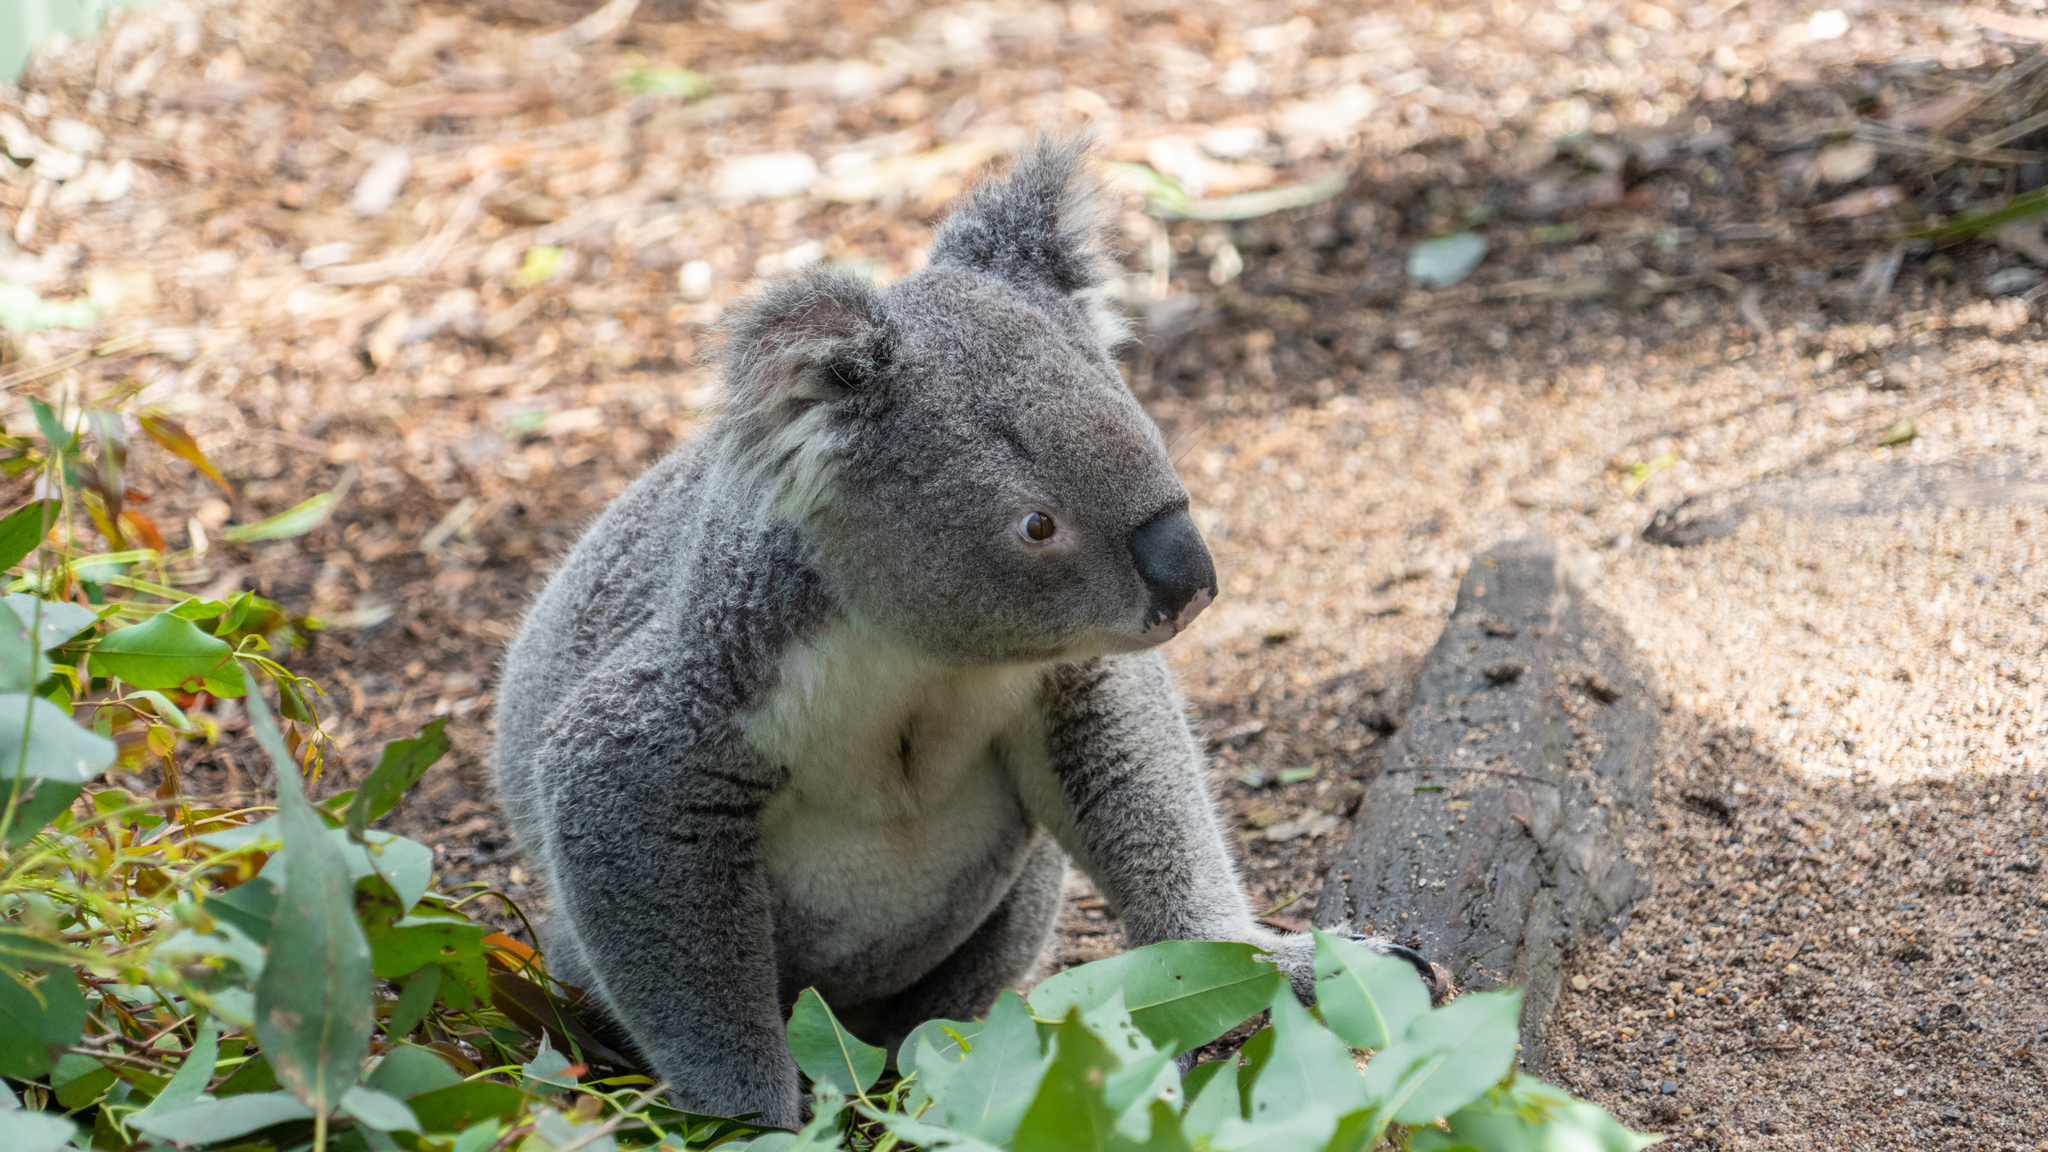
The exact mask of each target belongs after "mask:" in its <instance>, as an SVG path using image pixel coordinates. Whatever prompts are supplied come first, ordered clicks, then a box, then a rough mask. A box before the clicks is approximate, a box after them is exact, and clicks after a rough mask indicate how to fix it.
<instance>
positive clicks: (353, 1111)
mask: <svg viewBox="0 0 2048 1152" xmlns="http://www.w3.org/2000/svg"><path fill="white" fill-rule="evenodd" d="M341 1110H342V1111H343V1112H345V1113H347V1114H348V1115H349V1117H350V1118H352V1119H354V1120H357V1121H359V1122H361V1123H363V1124H366V1125H368V1126H370V1127H371V1128H374V1129H376V1130H377V1131H379V1132H418V1131H419V1130H420V1122H419V1118H418V1117H416V1116H414V1115H413V1114H412V1109H410V1108H407V1107H406V1106H405V1102H404V1101H402V1100H399V1099H397V1098H395V1097H393V1096H390V1095H387V1094H385V1093H383V1092H379V1091H378V1090H377V1089H375V1088H368V1087H365V1086H363V1085H361V1084H351V1085H349V1086H348V1087H347V1088H345V1089H343V1090H342V1093H341Z"/></svg>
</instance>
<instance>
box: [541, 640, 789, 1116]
mask: <svg viewBox="0 0 2048 1152" xmlns="http://www.w3.org/2000/svg"><path fill="white" fill-rule="evenodd" d="M619 680H621V681H623V682H624V683H623V684H622V685H621V686H619V687H617V688H612V689H609V690H605V689H599V690H586V691H585V692H583V693H580V695H582V696H585V697H588V698H586V699H578V700H575V701H572V702H570V703H569V704H568V705H566V706H565V707H563V708H562V710H561V712H560V715H562V716H564V717H567V718H569V720H568V723H566V724H565V725H564V726H563V727H562V728H561V729H560V730H559V731H557V732H556V733H555V734H553V735H552V736H551V737H550V738H549V740H548V741H547V743H546V745H545V746H544V747H543V748H542V750H541V753H540V756H539V758H538V761H537V763H536V765H535V771H536V775H537V777H538V778H539V779H540V780H541V782H542V787H543V788H544V789H545V791H546V795H547V799H548V805H547V807H548V819H547V828H546V835H545V837H544V844H545V849H546V853H547V857H548V858H547V861H546V863H547V868H548V873H549V876H550V879H551V880H552V882H553V886H554V895H555V908H556V915H557V916H559V917H561V918H563V919H565V920H566V921H567V927H568V929H569V930H570V931H571V932H573V934H574V936H575V941H576V950H577V952H578V953H580V957H581V960H582V968H583V972H582V973H581V974H582V975H583V976H584V978H585V979H587V980H588V981H589V983H588V984H587V985H586V987H588V989H589V990H590V991H591V992H593V993H595V994H596V995H597V996H598V997H599V999H600V1000H602V1001H603V1002H604V1004H605V1006H606V1008H607V1009H609V1011H610V1012H611V1014H612V1016H613V1017H614V1018H615V1019H616V1020H617V1021H618V1022H619V1023H620V1024H622V1025H624V1027H625V1028H626V1030H627V1031H628V1032H629V1033H630V1034H631V1036H632V1039H633V1044H634V1046H635V1047H636V1048H637V1049H638V1050H639V1052H640V1053H641V1054H642V1055H643V1056H644V1057H645V1058H646V1059H647V1061H648V1063H649V1064H650V1065H651V1066H652V1067H651V1068H650V1071H651V1072H653V1074H654V1075H655V1076H656V1077H658V1078H659V1079H661V1080H662V1081H664V1082H666V1083H667V1084H668V1086H669V1094H670V1096H671V1098H672V1099H673V1100H674V1101H675V1102H676V1104H677V1105H678V1106H680V1107H682V1108H685V1109H688V1110H690V1111H693V1112H703V1113H708V1114H711V1115H716V1116H741V1115H745V1114H747V1113H750V1112H758V1113H760V1114H761V1116H762V1118H763V1119H765V1120H766V1121H767V1122H768V1123H771V1124H775V1125H780V1126H784V1127H794V1126H796V1125H797V1124H798V1123H799V1121H800V1119H801V1102H800V1099H799V1094H798V1087H797V1069H796V1064H795V1062H794V1061H793V1060H792V1059H791V1058H790V1055H789V1046H788V1043H787V1041H786V1039H785V1034H784V1030H783V1022H782V1012H781V1005H780V1003H779V1001H778V998H777V994H776V973H775V960H774V951H773V948H774V945H773V940H774V930H773V928H774V925H773V908H774V903H773V899H772V896H771V890H770V885H769V882H768V878H767V875H766V872H765V870H764V869H763V866H762V862H761V850H760V844H759V841H758V839H757V834H756V823H755V818H756V815H757V813H758V812H759V810H760V807H761V805H762V804H763V803H764V802H765V801H766V800H767V798H768V796H769V794H770V792H771V791H772V790H773V788H774V786H775V781H776V780H777V779H778V774H777V773H776V771H775V769H774V768H773V767H772V766H771V765H768V764H766V763H764V762H762V761H761V760H760V758H759V757H757V756H755V755H753V754H752V753H750V752H748V751H746V750H745V749H744V747H743V746H741V745H740V744H739V743H738V741H736V740H733V741H726V742H722V743H713V742H709V741H706V742H702V743H699V742H696V741H693V740H691V739H689V738H688V737H687V735H686V734H679V733H678V732H677V731H676V730H675V728H676V724H675V719H674V715H673V703H672V702H673V699H674V686H673V685H670V684H667V683H664V682H663V680H662V678H661V676H660V674H659V672H655V671H650V670H646V669H621V670H620V672H619ZM635 689H640V690H638V691H636V690H635Z"/></svg>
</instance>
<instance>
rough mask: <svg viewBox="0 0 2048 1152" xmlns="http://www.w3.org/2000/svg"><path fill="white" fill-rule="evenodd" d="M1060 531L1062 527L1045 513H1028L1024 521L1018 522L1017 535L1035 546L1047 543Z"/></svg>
mask: <svg viewBox="0 0 2048 1152" xmlns="http://www.w3.org/2000/svg"><path fill="white" fill-rule="evenodd" d="M1059 530H1060V526H1059V525H1057V524H1055V523H1053V522H1052V517H1050V516H1047V515H1046V514H1045V513H1043V512H1027V513H1025V515H1024V518H1023V519H1022V520H1019V521H1017V535H1019V536H1022V537H1023V538H1025V539H1026V540H1029V541H1031V542H1032V543H1033V544H1043V543H1045V542H1046V541H1047V540H1050V539H1052V538H1053V534H1054V533H1056V532H1058V531H1059Z"/></svg>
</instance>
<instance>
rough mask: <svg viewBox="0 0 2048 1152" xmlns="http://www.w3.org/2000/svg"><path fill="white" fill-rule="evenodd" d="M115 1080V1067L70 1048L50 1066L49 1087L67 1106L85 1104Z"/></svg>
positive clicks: (81, 1106)
mask: <svg viewBox="0 0 2048 1152" xmlns="http://www.w3.org/2000/svg"><path fill="white" fill-rule="evenodd" d="M113 1084H114V1070H113V1069H112V1068H109V1067H107V1066H106V1065H104V1064H102V1063H100V1062H99V1061H98V1060H95V1059H93V1058H92V1057H90V1056H86V1055H83V1054H81V1053H78V1052H67V1053H65V1054H64V1055H62V1056H59V1057H58V1058H57V1063H56V1065H55V1066H53V1067H52V1068H51V1069H50V1088H51V1089H52V1090H53V1091H55V1092H56V1094H57V1103H59V1104H62V1105H63V1106H64V1107H65V1108H67V1109H69V1108H83V1107H85V1106H86V1105H87V1104H90V1103H92V1102H93V1101H95V1100H97V1099H99V1098H100V1094H101V1093H103V1092H105V1091H106V1090H107V1089H108V1088H110V1087H112V1086H113Z"/></svg>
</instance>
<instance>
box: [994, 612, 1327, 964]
mask: <svg viewBox="0 0 2048 1152" xmlns="http://www.w3.org/2000/svg"><path fill="white" fill-rule="evenodd" d="M1041 703H1042V707H1041V709H1040V715H1039V718H1038V719H1039V722H1040V723H1042V724H1043V731H1042V740H1043V746H1044V757H1043V759H1042V760H1041V759H1039V758H1038V757H1027V758H1023V761H1024V767H1023V770H1022V773H1021V778H1020V780H1019V785H1020V789H1019V790H1020V791H1021V792H1022V793H1023V795H1024V798H1025V803H1026V805H1027V806H1028V807H1029V808H1030V809H1031V810H1032V814H1033V816H1035V817H1036V818H1037V819H1038V821H1039V822H1040V823H1041V824H1044V825H1046V826H1047V827H1049V828H1050V829H1051V830H1052V832H1053V834H1054V835H1055V836H1057V837H1058V838H1059V841H1060V844H1061V846H1062V847H1064V848H1065V849H1066V850H1067V854H1068V855H1069V856H1070V857H1072V858H1073V859H1074V861H1075V863H1077V864H1079V865H1080V866H1081V868H1082V870H1084V871H1086V872H1087V873H1088V875H1089V876H1090V877H1092V878H1093V879H1094V881H1095V884H1096V886H1097V887H1098V888H1100V889H1101V890H1102V893H1103V895H1104V896H1105V897H1107V898H1108V899H1109V901H1110V903H1111V904H1113V905H1114V906H1115V907H1116V908H1117V910H1118V914H1119V915H1120V916H1121V917H1122V920H1123V925H1124V934H1125V937H1126V938H1127V940H1128V941H1129V943H1130V945H1131V946H1132V947H1134V948H1136V947H1140V946H1143V945H1146V944H1152V943H1156V942H1158V941H1161V940H1241V941H1244V942H1246V943H1250V944H1257V945H1258V946H1260V947H1261V948H1269V949H1274V950H1276V951H1292V950H1295V949H1283V945H1282V941H1281V937H1280V935H1279V934H1278V933H1275V932H1273V931H1271V930H1269V929H1267V928H1265V927H1264V926H1262V925H1260V924H1259V923H1258V921H1257V920H1256V919H1255V918H1254V917H1253V916H1252V912H1251V907H1250V905H1249V904H1248V903H1247V902H1246V900H1245V894H1244V888H1243V887H1242V886H1241V885H1240V884H1239V882H1238V878H1237V870H1236V868H1235V867H1233V866H1232V864H1231V861H1230V853H1229V849H1228V848H1227V846H1226V845H1225V843H1224V839H1223V832H1222V830H1221V828H1219V827H1218V825H1217V822H1216V811H1215V806H1214V805H1213V804H1212V803H1211V801H1210V799H1209V782H1208V779H1207V776H1206V774H1205V773H1204V771H1203V768H1202V757H1201V752H1200V749H1199V748H1198V747H1197V746H1196V744H1195V738H1194V734H1193V733H1192V732H1190V731H1189V730H1188V723H1187V718H1186V716H1185V715H1184V714H1183V713H1182V711H1181V702H1180V697H1179V695H1178V694H1177V693H1176V692H1175V691H1174V688H1173V682H1172V680H1171V678H1170V677H1169V676H1168V674H1167V670H1166V663H1165V661H1164V660H1163V659H1161V658H1160V657H1159V656H1158V655H1157V654H1156V653H1150V652H1147V653H1140V654H1136V655H1130V656H1109V657H1103V658H1101V659H1098V660H1091V661H1088V662H1087V663H1084V664H1077V665H1071V666H1068V667H1064V668H1060V669H1057V670H1055V671H1054V672H1053V673H1051V674H1050V676H1049V677H1048V680H1047V683H1046V685H1045V689H1044V695H1043V697H1042V701H1041Z"/></svg>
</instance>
